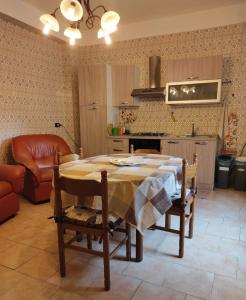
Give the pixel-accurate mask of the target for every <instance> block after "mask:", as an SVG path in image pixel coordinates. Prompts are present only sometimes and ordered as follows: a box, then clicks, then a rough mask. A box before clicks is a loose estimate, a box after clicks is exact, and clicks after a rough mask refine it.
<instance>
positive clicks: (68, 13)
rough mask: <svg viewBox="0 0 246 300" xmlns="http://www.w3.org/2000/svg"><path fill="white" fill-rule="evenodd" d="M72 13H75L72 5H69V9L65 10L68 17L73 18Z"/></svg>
mask: <svg viewBox="0 0 246 300" xmlns="http://www.w3.org/2000/svg"><path fill="white" fill-rule="evenodd" d="M74 13H75V8H74V6H71V7H69V9H68V11H67V15H68V16H69V18H73V17H74Z"/></svg>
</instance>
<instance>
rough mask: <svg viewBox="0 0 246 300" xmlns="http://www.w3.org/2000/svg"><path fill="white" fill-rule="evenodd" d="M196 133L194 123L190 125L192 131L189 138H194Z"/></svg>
mask: <svg viewBox="0 0 246 300" xmlns="http://www.w3.org/2000/svg"><path fill="white" fill-rule="evenodd" d="M195 135H196V132H195V123H192V130H191V136H195Z"/></svg>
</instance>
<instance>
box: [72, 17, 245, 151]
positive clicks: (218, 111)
mask: <svg viewBox="0 0 246 300" xmlns="http://www.w3.org/2000/svg"><path fill="white" fill-rule="evenodd" d="M245 38H246V24H245V23H242V24H237V25H230V26H225V27H219V28H213V29H207V30H198V31H193V32H183V33H177V34H170V35H164V36H157V37H150V38H142V39H137V40H130V41H124V42H118V43H113V44H112V45H111V46H110V48H107V47H106V46H105V45H101V46H90V47H84V48H81V49H79V51H78V52H79V63H80V64H96V63H108V64H136V65H138V66H139V68H140V72H141V77H140V81H141V82H140V83H141V87H148V84H149V83H148V75H149V74H148V73H149V65H148V63H149V61H148V58H149V56H152V55H159V56H161V58H162V60H161V80H162V85H165V82H166V79H165V77H166V68H167V61H168V60H170V59H179V58H194V57H205V56H210V55H223V80H231V81H232V84H228V85H223V88H222V99H223V103H225V102H226V103H228V112H229V113H230V112H234V113H236V114H237V116H238V128H237V134H238V140H237V145H236V147H237V149H238V150H240V149H241V147H242V145H243V143H244V142H246V130H245V128H246V93H245V85H246V77H245V74H246V60H245V56H246V43H245ZM232 95H234V96H232ZM132 112H133V113H135V114H136V117H137V118H136V121H135V122H134V123H133V124H132V125H131V126H130V127H131V130H132V131H159V132H160V131H163V132H167V133H170V134H185V133H191V124H192V123H195V127H196V129H197V131H198V133H199V134H218V133H219V131H220V127H221V126H220V121H221V118H222V115H223V105H222V104H211V105H183V106H169V105H166V104H165V103H164V101H163V100H162V101H160V100H154V99H153V101H147V100H146V101H142V102H141V105H140V107H139V108H138V109H132ZM172 112H173V114H174V117H175V119H176V122H174V121H173V119H172V118H171V113H172ZM116 125H117V124H116Z"/></svg>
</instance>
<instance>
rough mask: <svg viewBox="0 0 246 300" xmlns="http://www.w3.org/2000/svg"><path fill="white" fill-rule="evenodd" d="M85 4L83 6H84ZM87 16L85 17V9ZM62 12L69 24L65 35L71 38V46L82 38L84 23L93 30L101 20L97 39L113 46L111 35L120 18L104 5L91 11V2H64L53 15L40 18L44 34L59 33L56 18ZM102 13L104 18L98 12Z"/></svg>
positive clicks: (84, 0) (75, 0) (86, 0)
mask: <svg viewBox="0 0 246 300" xmlns="http://www.w3.org/2000/svg"><path fill="white" fill-rule="evenodd" d="M82 4H83V6H82ZM83 7H84V9H85V10H86V12H87V16H86V17H85V16H84V9H83ZM59 10H60V11H61V13H62V15H63V16H64V18H66V19H67V20H68V22H69V26H68V27H67V28H66V29H65V31H64V35H65V36H66V37H67V38H69V43H70V45H75V43H76V40H78V39H81V38H82V34H81V31H80V24H81V23H82V22H84V24H85V25H86V27H87V28H88V29H92V28H93V27H94V25H95V23H96V20H100V25H101V28H99V30H98V33H97V38H98V39H101V38H104V39H105V42H106V44H111V37H110V35H111V34H112V33H113V32H115V31H116V30H117V25H118V23H119V21H120V16H119V14H117V12H115V11H112V10H111V11H107V10H106V9H105V7H104V6H103V5H98V6H96V7H95V8H93V9H91V6H90V0H62V1H61V4H60V6H59V7H57V8H56V9H55V10H54V12H53V13H51V14H44V15H42V16H41V17H40V21H41V22H42V24H43V25H44V28H43V33H44V34H45V35H48V34H49V32H50V31H51V30H52V31H55V32H59V30H60V26H59V23H58V20H57V18H56V14H57V12H58V11H59ZM100 10H101V11H102V17H100V16H99V15H98V14H97V12H99V11H100Z"/></svg>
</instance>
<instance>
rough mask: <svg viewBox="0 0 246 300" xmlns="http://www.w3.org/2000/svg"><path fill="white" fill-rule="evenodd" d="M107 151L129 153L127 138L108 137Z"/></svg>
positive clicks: (110, 152)
mask: <svg viewBox="0 0 246 300" xmlns="http://www.w3.org/2000/svg"><path fill="white" fill-rule="evenodd" d="M108 153H109V154H120V153H129V140H128V139H118V138H117V139H109V140H108Z"/></svg>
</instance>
